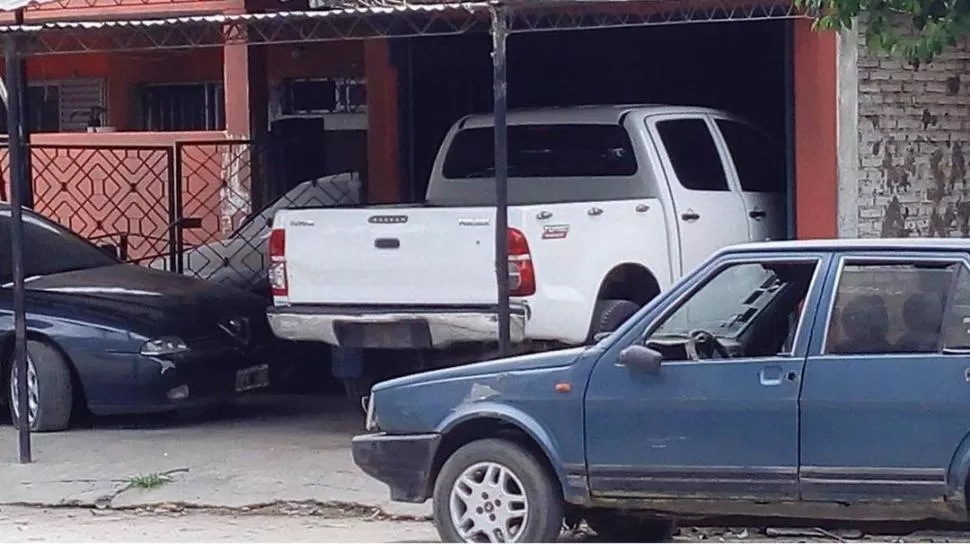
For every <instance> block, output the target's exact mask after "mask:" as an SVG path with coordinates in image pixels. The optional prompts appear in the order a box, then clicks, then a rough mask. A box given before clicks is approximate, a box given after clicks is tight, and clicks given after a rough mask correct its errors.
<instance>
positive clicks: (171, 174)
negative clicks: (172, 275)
mask: <svg viewBox="0 0 970 544" xmlns="http://www.w3.org/2000/svg"><path fill="white" fill-rule="evenodd" d="M167 155H168V157H167V159H168V168H167V170H168V269H169V271H171V272H178V269H179V262H180V261H181V260H182V255H180V251H179V246H178V231H179V228H180V227H181V225H180V219H181V217H182V214H181V210H180V209H179V205H178V197H177V194H178V193H179V191H180V189H179V183H178V182H177V181H176V180H177V179H180V178H181V177H182V171H181V170H182V169H181V166H182V145H181V142H175V144H174V145H172V147H171V149H168V151H167Z"/></svg>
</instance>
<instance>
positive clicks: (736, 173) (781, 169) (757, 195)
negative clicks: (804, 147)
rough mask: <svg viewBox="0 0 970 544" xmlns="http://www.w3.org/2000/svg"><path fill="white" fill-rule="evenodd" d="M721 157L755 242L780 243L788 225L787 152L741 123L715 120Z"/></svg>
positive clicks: (720, 118) (746, 124) (756, 130)
mask: <svg viewBox="0 0 970 544" xmlns="http://www.w3.org/2000/svg"><path fill="white" fill-rule="evenodd" d="M713 119H714V124H715V127H716V129H717V134H718V136H719V140H720V142H719V143H720V146H721V151H722V154H723V155H724V157H725V159H726V160H727V162H728V164H729V165H730V173H731V177H732V178H733V180H734V181H735V183H736V185H737V186H738V187H739V188H740V189H741V196H742V198H743V201H744V208H745V212H746V213H747V217H748V234H749V235H750V236H751V239H752V240H754V241H759V240H781V239H784V238H785V237H786V236H785V235H786V229H787V227H788V226H787V225H786V224H785V180H786V177H787V175H788V174H787V171H786V169H785V152H784V150H783V149H782V148H781V146H780V145H778V142H776V141H774V140H772V139H771V138H769V137H768V136H767V135H766V134H765V133H764V132H762V131H761V130H759V129H758V128H756V127H754V126H752V125H750V124H748V123H746V122H744V121H741V120H738V119H732V118H729V117H723V116H714V117H713Z"/></svg>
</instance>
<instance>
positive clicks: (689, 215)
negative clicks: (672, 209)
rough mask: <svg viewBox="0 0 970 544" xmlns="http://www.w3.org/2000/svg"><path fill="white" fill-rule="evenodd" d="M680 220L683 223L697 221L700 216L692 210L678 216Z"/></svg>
mask: <svg viewBox="0 0 970 544" xmlns="http://www.w3.org/2000/svg"><path fill="white" fill-rule="evenodd" d="M680 218H681V219H683V220H684V221H697V220H698V219H700V218H701V216H700V214H699V213H697V212H695V211H694V210H687V211H686V212H684V213H682V214H680Z"/></svg>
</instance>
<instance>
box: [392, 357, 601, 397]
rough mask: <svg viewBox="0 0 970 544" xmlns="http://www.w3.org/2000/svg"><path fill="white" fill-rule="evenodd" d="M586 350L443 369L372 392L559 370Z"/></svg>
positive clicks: (399, 380) (414, 375) (405, 377)
mask: <svg viewBox="0 0 970 544" xmlns="http://www.w3.org/2000/svg"><path fill="white" fill-rule="evenodd" d="M586 349H587V348H586V347H584V346H581V347H575V348H568V349H561V350H556V351H546V352H541V353H530V354H528V355H519V356H515V357H507V358H505V359H495V360H492V361H484V362H481V363H472V364H467V365H461V366H455V367H450V368H443V369H441V370H432V371H430V372H422V373H420V374H412V375H410V376H403V377H400V378H395V379H393V380H387V381H384V382H380V383H378V384H376V385H375V386H374V387H373V392H375V393H377V392H379V391H383V390H386V389H393V388H397V387H407V386H411V385H419V384H427V383H432V382H440V381H447V380H454V379H462V378H473V377H477V376H490V375H497V374H501V373H503V372H514V371H523V370H539V369H543V368H556V367H563V366H568V365H570V364H572V363H573V362H574V361H575V360H576V359H578V358H579V356H580V355H581V354H582V353H583V352H584V351H586Z"/></svg>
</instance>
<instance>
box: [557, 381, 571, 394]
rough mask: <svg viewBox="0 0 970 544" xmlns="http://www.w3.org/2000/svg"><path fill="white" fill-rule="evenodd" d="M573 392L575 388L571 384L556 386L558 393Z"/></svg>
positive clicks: (565, 383)
mask: <svg viewBox="0 0 970 544" xmlns="http://www.w3.org/2000/svg"><path fill="white" fill-rule="evenodd" d="M572 390H573V386H572V385H570V384H569V382H559V383H557V384H556V393H569V392H570V391H572Z"/></svg>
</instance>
